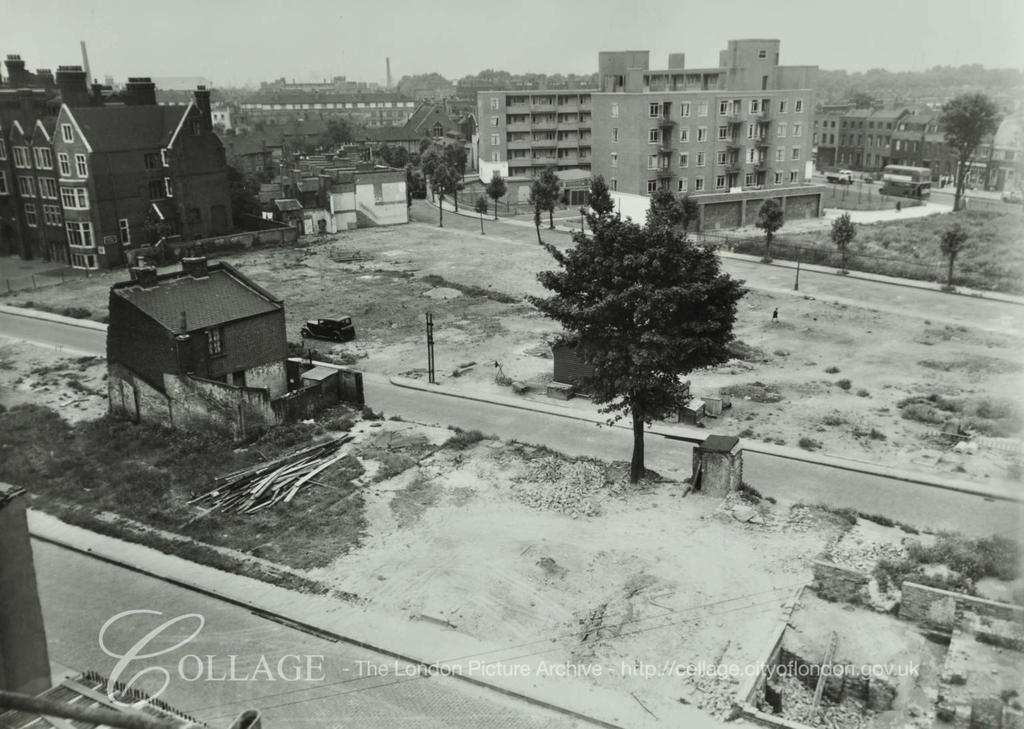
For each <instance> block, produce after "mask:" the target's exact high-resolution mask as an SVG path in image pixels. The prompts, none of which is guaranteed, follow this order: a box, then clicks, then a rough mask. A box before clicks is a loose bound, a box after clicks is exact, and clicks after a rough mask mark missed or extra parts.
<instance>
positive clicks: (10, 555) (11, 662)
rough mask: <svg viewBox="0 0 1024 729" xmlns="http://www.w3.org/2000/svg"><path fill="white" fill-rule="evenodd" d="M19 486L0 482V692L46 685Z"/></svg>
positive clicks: (31, 690)
mask: <svg viewBox="0 0 1024 729" xmlns="http://www.w3.org/2000/svg"><path fill="white" fill-rule="evenodd" d="M25 501H26V499H25V491H24V489H20V488H17V487H15V486H11V485H9V484H6V483H0V691H15V692H18V693H23V694H36V693H39V692H41V691H45V690H46V689H48V688H50V659H49V655H48V654H47V652H46V631H45V629H44V627H43V612H42V609H41V606H40V604H39V589H38V586H37V584H36V570H35V565H34V563H33V561H32V545H31V543H30V541H29V535H28V520H27V517H26V515H25V507H26V503H25Z"/></svg>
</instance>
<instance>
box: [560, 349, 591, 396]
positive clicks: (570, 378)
mask: <svg viewBox="0 0 1024 729" xmlns="http://www.w3.org/2000/svg"><path fill="white" fill-rule="evenodd" d="M551 356H552V359H553V360H554V370H555V371H554V376H553V377H552V379H553V380H554V381H555V382H561V383H562V384H565V385H575V386H576V389H580V386H581V384H582V383H584V382H586V380H589V379H590V378H592V377H593V376H594V367H593V365H589V364H587V363H586V362H584V361H583V358H582V357H581V356H580V355H579V354H578V353H577V351H576V346H575V345H574V344H571V343H568V342H558V343H557V344H554V345H552V347H551Z"/></svg>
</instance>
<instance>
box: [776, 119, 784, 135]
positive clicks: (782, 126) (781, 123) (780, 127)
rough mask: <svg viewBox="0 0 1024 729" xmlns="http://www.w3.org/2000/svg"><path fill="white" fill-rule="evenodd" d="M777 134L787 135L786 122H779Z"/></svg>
mask: <svg viewBox="0 0 1024 729" xmlns="http://www.w3.org/2000/svg"><path fill="white" fill-rule="evenodd" d="M777 134H778V136H780V137H784V136H786V122H779V127H778V132H777Z"/></svg>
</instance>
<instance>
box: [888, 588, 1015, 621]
mask: <svg viewBox="0 0 1024 729" xmlns="http://www.w3.org/2000/svg"><path fill="white" fill-rule="evenodd" d="M901 591H902V599H901V601H900V619H901V620H909V621H910V622H913V623H918V624H919V625H924V626H927V627H929V628H941V629H944V630H952V628H953V625H954V623H955V622H956V613H957V610H958V609H964V610H970V611H972V612H974V613H977V614H978V615H982V616H985V617H990V618H997V619H999V620H1010V621H1014V622H1018V623H1024V608H1022V607H1019V606H1017V605H1010V604H1009V603H1005V602H995V601H994V600H984V599H982V598H980V597H971V596H970V595H962V594H960V593H958V592H950V591H949V590H940V589H938V588H937V587H928V586H927V585H919V584H917V583H916V582H904V583H903V586H902V588H901Z"/></svg>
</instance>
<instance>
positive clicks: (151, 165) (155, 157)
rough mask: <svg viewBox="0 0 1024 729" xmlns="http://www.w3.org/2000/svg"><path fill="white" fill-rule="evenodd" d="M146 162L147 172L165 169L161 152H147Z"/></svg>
mask: <svg viewBox="0 0 1024 729" xmlns="http://www.w3.org/2000/svg"><path fill="white" fill-rule="evenodd" d="M145 160H146V169H147V170H155V169H157V168H159V167H163V160H161V159H160V153H159V152H147V153H146V157H145Z"/></svg>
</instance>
